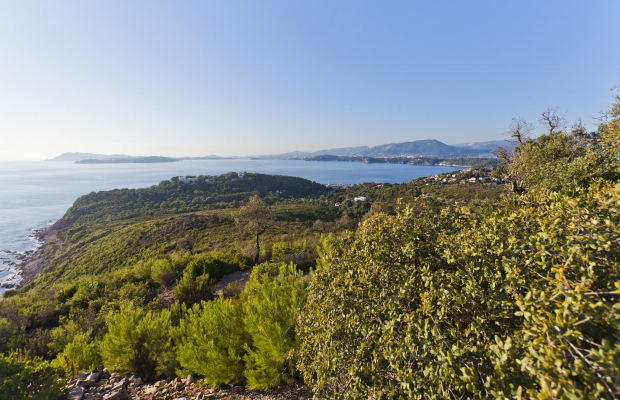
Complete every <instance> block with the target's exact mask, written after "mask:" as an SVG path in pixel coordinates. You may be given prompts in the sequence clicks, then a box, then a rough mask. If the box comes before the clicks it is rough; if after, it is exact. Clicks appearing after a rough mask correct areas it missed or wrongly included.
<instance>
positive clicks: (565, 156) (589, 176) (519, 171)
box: [505, 131, 620, 191]
mask: <svg viewBox="0 0 620 400" xmlns="http://www.w3.org/2000/svg"><path fill="white" fill-rule="evenodd" d="M514 152H515V155H514V158H513V159H512V160H511V161H510V162H509V163H508V164H507V165H506V166H505V167H506V169H507V171H508V173H509V174H510V175H513V176H515V177H516V178H517V179H518V181H519V184H520V185H521V186H524V187H526V188H532V187H537V186H538V187H543V188H547V189H549V190H554V191H557V190H561V189H563V188H571V189H574V188H577V187H581V186H586V185H587V184H588V182H590V181H591V180H593V179H595V178H606V179H612V178H615V177H617V175H618V173H619V171H620V164H619V163H618V159H617V158H616V156H615V154H614V153H611V152H609V151H605V149H603V148H601V147H600V146H599V145H598V141H597V140H596V139H594V138H591V137H589V136H584V135H581V134H570V133H566V132H562V131H558V132H552V133H549V134H544V135H541V136H539V137H538V138H536V139H535V140H533V139H530V140H528V141H526V142H525V143H523V144H522V145H520V146H518V147H516V148H515V150H514Z"/></svg>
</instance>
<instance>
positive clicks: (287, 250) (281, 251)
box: [271, 241, 308, 258]
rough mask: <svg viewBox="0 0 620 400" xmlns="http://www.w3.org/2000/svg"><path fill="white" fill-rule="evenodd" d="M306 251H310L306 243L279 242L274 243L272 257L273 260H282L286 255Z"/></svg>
mask: <svg viewBox="0 0 620 400" xmlns="http://www.w3.org/2000/svg"><path fill="white" fill-rule="evenodd" d="M306 250H308V245H307V244H306V242H300V241H298V242H294V243H287V242H278V243H274V244H273V246H272V247H271V256H272V257H273V258H280V257H282V256H283V255H285V254H294V253H301V252H302V251H306Z"/></svg>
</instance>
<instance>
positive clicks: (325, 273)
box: [0, 97, 620, 399]
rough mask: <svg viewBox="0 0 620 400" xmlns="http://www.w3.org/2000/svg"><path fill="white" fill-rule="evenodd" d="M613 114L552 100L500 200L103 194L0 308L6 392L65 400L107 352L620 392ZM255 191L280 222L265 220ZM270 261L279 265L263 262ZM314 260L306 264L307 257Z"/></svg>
mask: <svg viewBox="0 0 620 400" xmlns="http://www.w3.org/2000/svg"><path fill="white" fill-rule="evenodd" d="M606 115H607V119H606V120H603V121H601V124H600V125H599V129H598V131H597V132H592V133H586V132H585V131H584V130H583V129H582V128H581V127H580V126H579V125H576V126H574V128H573V129H572V131H571V132H565V131H563V130H562V125H563V124H562V121H561V118H559V117H557V115H556V114H554V113H553V111H552V110H548V111H547V112H545V113H543V118H542V120H543V122H544V123H545V124H546V125H547V126H548V127H549V131H548V133H546V134H544V135H542V136H540V137H539V138H537V139H530V138H528V137H527V129H524V127H525V126H526V125H524V124H523V123H522V121H520V120H516V121H515V125H513V134H514V135H515V138H516V140H517V141H518V142H519V146H517V148H516V149H515V151H514V152H512V153H508V152H505V153H503V154H500V156H501V158H500V162H501V163H500V166H499V168H498V169H497V170H495V171H494V173H501V174H502V175H504V177H505V178H506V179H507V180H508V181H509V182H510V183H511V189H512V192H513V193H511V194H506V195H505V196H503V198H502V199H500V198H499V197H500V196H499V195H498V194H497V193H496V192H494V190H496V189H497V188H498V187H497V185H484V184H483V183H479V184H476V185H468V184H466V183H465V184H455V185H450V184H448V183H447V182H446V183H445V184H444V182H443V180H439V182H441V183H438V182H433V184H432V185H429V186H427V185H426V184H424V185H421V184H418V185H415V184H414V183H411V184H406V185H383V186H381V185H357V186H355V187H352V188H347V189H345V190H343V191H340V192H335V193H325V192H322V191H323V190H325V189H322V188H319V187H318V186H315V185H314V184H312V183H311V182H307V181H304V180H299V181H297V180H291V181H289V183H291V184H292V185H295V186H297V185H298V187H299V190H300V192H303V190H308V195H307V196H306V195H303V194H302V195H301V196H299V197H304V198H303V200H301V199H299V197H296V196H293V197H296V198H293V199H292V198H290V197H289V196H282V195H281V193H280V191H281V190H282V187H278V188H276V187H273V189H270V190H269V191H271V192H272V193H260V191H261V190H263V191H264V190H266V189H260V187H261V186H260V185H257V186H256V187H255V188H254V189H252V186H251V185H249V184H247V183H244V182H243V179H239V177H238V176H237V177H236V178H235V176H236V175H235V176H233V175H230V176H229V177H228V178H226V180H224V181H222V185H224V186H222V187H224V189H221V190H220V189H218V191H214V192H210V193H211V194H214V195H215V193H217V196H228V195H230V196H233V197H231V199H232V201H231V203H229V204H227V205H226V207H225V208H224V207H219V206H222V205H219V206H218V205H217V203H213V200H209V201H206V200H204V199H203V197H204V198H206V197H214V196H206V194H204V193H196V192H201V190H200V188H198V187H197V186H194V187H191V186H189V184H187V183H181V182H176V183H175V182H170V183H164V184H162V185H163V186H162V187H161V188H151V189H152V190H151V191H148V190H147V191H143V192H141V191H127V192H123V191H120V192H118V193H116V194H113V193H108V192H106V193H102V194H93V195H89V197H87V198H85V199H82V200H81V201H78V202H77V203H76V206H77V207H75V208H73V209H72V210H70V212H69V213H68V215H67V219H66V220H65V221H64V223H66V226H65V227H64V228H63V229H62V230H61V231H60V232H59V233H58V240H57V241H56V242H55V243H54V244H52V245H50V246H49V247H48V249H46V251H47V252H48V253H47V254H46V256H47V260H46V261H47V269H46V270H45V271H44V272H45V273H44V274H42V275H41V277H40V278H39V279H38V280H37V281H35V282H33V283H32V284H30V285H28V286H26V287H24V288H22V289H20V290H19V291H16V292H15V291H14V292H9V295H8V296H6V295H5V298H4V299H3V301H2V302H1V304H0V316H1V317H0V346H1V349H0V350H2V351H3V352H5V354H4V355H3V356H2V358H1V359H0V383H1V386H0V394H2V395H4V396H9V397H11V398H56V397H58V396H59V395H61V393H60V392H61V391H62V384H60V383H58V382H57V380H56V379H57V378H58V377H59V376H61V375H62V376H65V377H69V376H72V375H75V373H76V372H78V371H82V370H87V369H92V368H93V367H94V366H95V365H96V364H98V363H100V362H103V363H105V364H106V365H107V366H109V367H113V368H116V369H117V370H120V371H124V372H127V373H132V374H140V375H142V376H143V377H144V378H145V379H150V380H153V379H157V378H158V377H161V376H174V375H175V374H178V375H185V374H188V373H192V374H195V375H196V376H199V377H200V378H202V379H203V380H204V381H205V383H209V384H212V385H216V386H218V385H225V384H229V383H231V384H232V383H241V384H245V385H247V387H248V388H257V389H266V388H269V387H273V386H276V385H280V384H282V383H284V382H286V380H287V379H288V378H289V377H302V378H303V379H304V381H305V382H306V383H307V384H308V385H310V386H311V387H312V389H313V390H314V391H315V393H316V394H317V395H318V396H323V397H326V398H334V399H336V398H351V399H353V398H387V397H396V398H419V399H423V398H424V399H425V398H472V399H475V398H542V399H545V398H547V399H564V398H565V399H577V398H579V399H582V398H584V399H589V398H591V399H599V398H609V399H615V398H617V397H618V396H619V395H620V393H619V390H620V378H619V377H620V302H619V301H618V300H619V299H620V264H619V261H620V245H619V243H620V236H619V233H618V232H619V231H620V229H619V228H620V226H619V224H620V184H618V183H617V181H618V174H619V172H620V163H619V161H618V160H619V155H618V147H619V145H620V143H619V141H620V125H619V124H620V98H619V97H616V103H615V104H614V105H613V106H612V107H611V109H610V110H609V111H608V113H607V114H606ZM204 179H205V180H204V181H203V183H204V184H207V182H206V180H207V179H208V178H207V177H205V178H204ZM218 179H219V178H218ZM257 179H260V180H264V181H266V182H270V181H272V180H274V179H275V180H277V177H275V178H274V177H270V178H262V177H260V176H258V177H257ZM230 180H232V182H228V181H230ZM435 181H437V179H435ZM247 182H251V181H250V180H248V181H247ZM256 182H257V181H254V183H256ZM429 183H430V182H429ZM201 184H202V183H201ZM282 184H283V182H281V183H280V184H279V185H282ZM183 185H187V186H183ZM239 185H240V186H239ZM186 187H189V188H190V189H185V188H186ZM304 187H305V188H306V189H303V188H304ZM209 188H210V186H209ZM226 188H228V189H226ZM314 188H316V191H313V190H315V189H314ZM192 189H193V190H194V192H193V195H192V192H191V190H192ZM229 189H230V190H229ZM319 189H320V191H319ZM208 190H211V189H208ZM227 190H229V191H230V192H231V193H232V194H228V193H229V192H227ZM476 190H478V191H480V192H481V193H486V195H485V196H483V198H479V199H477V200H476V201H474V200H472V199H471V198H470V199H462V198H460V197H459V196H454V197H450V196H448V195H447V194H448V193H453V195H454V193H461V192H462V193H463V194H467V193H470V192H471V191H476ZM257 191H258V192H259V193H257ZM485 191H486V192H485ZM276 192H277V193H279V194H276ZM494 193H495V194H494ZM255 195H258V196H260V198H259V197H253V196H255ZM118 196H120V197H118ZM158 196H161V197H158ZM194 196H198V197H199V198H200V199H199V200H197V199H196V198H195V197H194ZM321 196H322V197H321ZM336 196H342V197H343V199H340V198H335V197H336ZM355 197H357V198H358V200H357V201H356V202H355V203H353V200H355ZM360 197H365V199H364V200H361V199H360ZM119 198H121V199H123V202H117V201H116V200H117V199H119ZM220 198H221V197H220ZM398 198H401V199H402V200H401V201H397V199H398ZM130 199H133V200H135V202H127V200H130ZM181 199H182V201H183V204H182V203H181ZM168 201H169V202H170V203H168ZM177 201H178V202H177ZM233 201H236V203H233ZM333 201H335V202H333ZM463 201H465V203H463ZM259 202H264V204H259V206H260V207H268V209H269V210H270V214H271V215H270V216H268V215H265V214H264V213H263V214H261V215H258V216H257V213H254V212H250V211H251V210H252V207H254V206H256V205H257V204H256V203H259ZM332 202H333V203H332ZM336 202H337V203H338V204H339V206H338V207H336V205H335V204H336ZM162 203H165V204H166V205H165V206H164V207H163V208H162ZM253 203H254V204H253ZM168 204H175V207H173V208H172V209H170V208H168ZM216 206H217V207H216ZM201 207H202V208H201ZM259 216H260V217H261V218H259ZM317 216H318V218H317ZM201 224H202V225H201ZM154 228H157V230H154ZM262 231H264V232H263V233H260V234H259V233H257V232H262ZM321 235H322V238H321ZM257 243H258V248H257V247H256V246H257ZM319 243H320V246H318V247H319V250H318V252H312V251H310V250H308V249H309V248H312V247H314V246H315V245H316V244H319ZM85 254H87V256H84V255H85ZM257 255H258V257H259V261H278V260H279V261H280V262H267V263H262V264H258V265H256V266H254V267H253V268H252V265H253V264H254V263H253V259H254V257H256V256H257ZM317 256H318V261H317V263H316V270H314V271H311V272H310V275H309V277H304V276H303V273H302V272H301V271H300V268H297V267H295V265H294V264H298V266H301V265H304V263H306V264H305V265H307V266H311V265H313V263H314V260H315V258H317ZM274 257H275V259H274ZM291 262H293V263H292V264H291ZM250 268H251V269H252V272H251V276H250V280H249V282H248V284H247V285H246V286H245V287H239V286H237V287H234V286H233V287H229V288H227V289H228V290H225V291H224V294H223V295H220V296H214V293H213V290H212V285H213V282H214V281H216V280H217V279H219V278H220V277H222V276H224V275H225V274H228V273H230V272H234V271H239V270H249V269H250ZM20 348H25V349H27V352H28V354H24V353H19V352H16V349H20ZM32 356H39V357H40V358H30V357H32ZM46 360H47V361H46ZM12 376H19V377H23V378H24V379H21V378H20V379H9V377H12ZM27 381H28V382H31V383H30V384H29V385H25V384H23V383H20V382H27ZM52 382H56V383H52Z"/></svg>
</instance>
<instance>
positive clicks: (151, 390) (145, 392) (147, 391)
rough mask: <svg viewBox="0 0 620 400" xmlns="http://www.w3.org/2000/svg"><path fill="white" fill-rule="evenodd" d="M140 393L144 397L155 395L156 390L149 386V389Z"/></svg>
mask: <svg viewBox="0 0 620 400" xmlns="http://www.w3.org/2000/svg"><path fill="white" fill-rule="evenodd" d="M142 393H144V394H145V395H150V394H155V393H157V388H156V387H154V386H151V387H149V388H146V390H145V391H144V392H142Z"/></svg>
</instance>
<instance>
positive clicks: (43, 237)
mask: <svg viewBox="0 0 620 400" xmlns="http://www.w3.org/2000/svg"><path fill="white" fill-rule="evenodd" d="M66 226H67V224H66V223H64V222H63V220H58V221H56V222H55V223H54V224H52V225H50V226H48V227H46V228H41V229H34V230H33V231H32V232H33V234H32V238H33V239H34V240H36V242H37V245H36V248H35V249H32V250H28V251H25V252H23V253H22V252H14V251H9V250H4V253H6V254H9V255H11V256H12V257H13V259H14V260H15V261H13V262H11V263H10V264H9V267H11V268H12V269H14V270H16V271H17V273H18V274H19V277H20V278H21V280H19V279H14V280H12V281H11V282H7V283H5V284H4V285H2V287H3V288H5V289H17V288H20V287H22V286H25V285H27V284H29V283H30V282H33V281H34V280H35V279H37V277H38V276H39V274H40V273H41V268H42V266H43V262H44V260H43V249H44V248H45V246H46V245H47V244H48V243H49V242H51V241H52V240H53V239H54V238H55V237H56V233H57V232H58V231H60V230H61V229H63V228H65V227H66Z"/></svg>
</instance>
